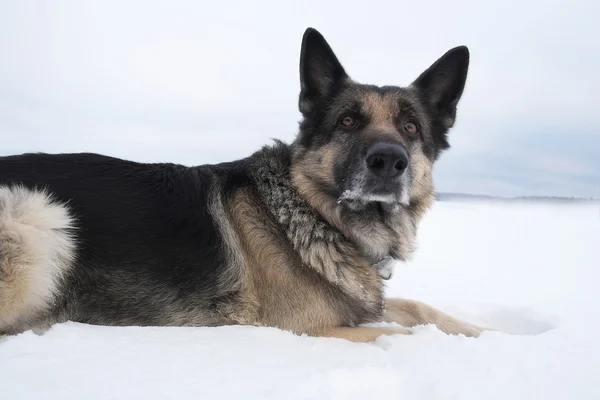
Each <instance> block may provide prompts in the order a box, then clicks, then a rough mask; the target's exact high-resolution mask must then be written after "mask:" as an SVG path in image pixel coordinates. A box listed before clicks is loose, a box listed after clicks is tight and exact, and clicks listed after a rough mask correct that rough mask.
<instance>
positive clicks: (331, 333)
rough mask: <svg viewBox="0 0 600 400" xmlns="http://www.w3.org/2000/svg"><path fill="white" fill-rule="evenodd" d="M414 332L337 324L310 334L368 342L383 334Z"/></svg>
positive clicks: (393, 328) (407, 333)
mask: <svg viewBox="0 0 600 400" xmlns="http://www.w3.org/2000/svg"><path fill="white" fill-rule="evenodd" d="M411 334H412V332H411V331H409V330H408V329H404V328H400V327H370V326H359V327H355V328H351V327H345V326H336V327H329V328H323V329H320V330H317V331H315V332H312V333H309V334H308V335H309V336H315V337H335V338H340V339H346V340H349V341H351V342H361V343H368V342H373V341H375V339H377V338H378V337H379V336H382V335H411Z"/></svg>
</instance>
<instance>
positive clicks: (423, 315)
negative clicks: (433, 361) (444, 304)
mask: <svg viewBox="0 0 600 400" xmlns="http://www.w3.org/2000/svg"><path fill="white" fill-rule="evenodd" d="M385 305H386V311H385V312H384V315H383V318H382V322H396V323H398V324H400V325H402V326H404V327H407V328H411V327H413V326H416V325H427V324H434V325H435V326H437V327H438V329H439V330H441V331H442V332H445V333H447V334H449V335H459V334H463V335H465V336H470V337H478V336H479V335H480V334H481V332H483V331H484V330H486V329H484V328H481V327H479V326H476V325H473V324H469V323H467V322H463V321H460V320H458V319H456V318H454V317H451V316H450V315H448V314H446V313H444V312H442V311H440V310H438V309H436V308H434V307H431V306H429V305H427V304H425V303H421V302H419V301H416V300H408V299H399V298H387V299H385Z"/></svg>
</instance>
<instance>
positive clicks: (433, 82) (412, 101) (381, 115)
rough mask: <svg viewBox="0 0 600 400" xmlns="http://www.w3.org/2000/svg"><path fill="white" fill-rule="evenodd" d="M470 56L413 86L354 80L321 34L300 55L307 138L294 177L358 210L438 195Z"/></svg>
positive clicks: (450, 55) (301, 138) (460, 50)
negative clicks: (441, 162) (435, 174)
mask: <svg viewBox="0 0 600 400" xmlns="http://www.w3.org/2000/svg"><path fill="white" fill-rule="evenodd" d="M468 66H469V51H468V49H467V48H466V47H463V46H461V47H456V48H454V49H452V50H450V51H448V52H447V53H446V54H444V55H443V56H442V57H441V58H439V59H438V60H437V61H436V62H435V63H434V64H433V65H431V66H430V67H429V68H428V69H427V70H425V71H424V72H423V73H422V74H421V75H420V76H419V77H418V78H417V79H416V80H415V81H414V82H412V83H411V84H410V85H409V86H407V87H397V86H383V87H378V86H374V85H366V84H360V83H357V82H355V81H353V80H352V79H351V78H350V77H349V76H348V74H347V73H346V71H345V70H344V68H343V67H342V65H341V64H340V62H339V61H338V59H337V57H336V56H335V54H334V52H333V51H332V49H331V47H330V46H329V45H328V43H327V42H326V41H325V39H324V38H323V36H322V35H321V34H320V33H319V32H317V31H316V30H314V29H312V28H309V29H307V30H306V32H305V34H304V36H303V39H302V49H301V55H300V83H301V91H300V99H299V108H300V111H301V113H302V116H303V118H302V121H301V123H300V133H299V135H298V137H297V139H296V142H295V144H294V147H295V157H294V167H293V173H294V174H295V175H296V178H298V176H301V177H302V178H301V179H299V178H298V179H296V180H297V181H301V182H304V184H308V183H309V182H310V185H311V186H313V187H314V188H318V190H320V191H322V192H323V193H327V194H328V195H330V196H333V197H334V198H336V199H337V200H338V201H339V202H340V203H343V204H345V205H347V206H349V207H350V208H352V209H359V208H362V207H365V206H367V205H369V204H372V203H374V202H376V203H379V204H380V205H384V206H390V205H393V206H398V205H404V206H408V205H409V204H410V203H411V202H412V201H419V200H420V199H421V198H430V197H433V183H432V179H431V169H432V166H433V163H434V162H435V161H436V160H437V158H438V157H439V155H440V153H441V152H442V151H443V150H445V149H447V148H449V144H448V141H447V132H448V129H449V128H450V127H452V125H453V124H454V121H455V118H456V108H457V104H458V102H459V100H460V97H461V95H462V92H463V88H464V85H465V81H466V77H467V70H468Z"/></svg>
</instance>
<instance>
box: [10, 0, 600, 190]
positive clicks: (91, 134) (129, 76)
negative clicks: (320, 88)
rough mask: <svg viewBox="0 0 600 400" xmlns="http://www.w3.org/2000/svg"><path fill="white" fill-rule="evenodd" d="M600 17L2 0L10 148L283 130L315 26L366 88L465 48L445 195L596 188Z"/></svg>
mask: <svg viewBox="0 0 600 400" xmlns="http://www.w3.org/2000/svg"><path fill="white" fill-rule="evenodd" d="M599 13H600V5H599V3H598V2H597V1H595V0H582V1H568V2H567V1H562V2H559V1H541V0H540V1H523V0H519V1H513V0H509V1H502V2H487V3H484V2H479V1H460V0H455V1H447V0H440V1H397V0H387V1H373V0H369V1H354V0H343V1H342V0H338V1H323V0H319V1H312V0H303V1H296V2H290V1H282V0H279V1H276V0H275V1H261V2H255V1H230V2H221V3H218V2H215V1H210V2H209V1H166V0H165V1H162V2H158V1H109V0H103V1H79V0H73V1H37V2H34V1H25V0H19V1H7V0H4V1H1V2H0V154H14V153H22V152H37V151H43V152H78V151H89V152H96V153H103V154H107V155H112V156H117V157H123V158H128V159H132V160H136V161H150V162H155V161H169V162H178V163H183V164H186V165H198V164H203V163H215V162H220V161H228V160H231V159H235V158H240V157H244V156H247V155H249V154H250V153H252V152H253V151H255V150H256V149H257V148H258V147H259V146H261V145H264V144H267V143H269V142H270V141H271V139H272V138H279V139H282V140H284V141H287V142H290V141H291V140H292V139H293V137H294V135H295V134H296V132H297V127H298V121H299V119H300V113H299V111H298V107H297V104H298V100H297V99H298V91H299V77H298V61H299V54H300V43H301V38H302V34H303V32H304V30H305V29H306V28H307V27H308V26H312V27H314V28H317V29H318V30H319V31H320V32H321V33H322V34H323V35H324V36H325V38H326V39H327V40H328V41H329V43H330V45H331V46H332V47H333V49H334V51H335V52H336V54H337V55H338V57H339V59H340V61H341V62H342V64H343V65H344V67H345V68H346V70H347V72H348V73H349V74H350V76H352V77H353V78H354V79H356V80H359V81H361V82H364V83H373V84H379V85H384V84H393V85H408V84H409V83H410V82H412V80H414V79H415V78H416V77H417V76H418V75H419V74H420V73H421V72H422V71H423V70H425V69H426V68H427V67H429V65H431V64H432V63H433V62H434V61H435V60H436V59H437V58H438V57H439V56H441V55H442V54H443V53H444V52H446V51H447V50H449V49H450V48H452V47H454V46H457V45H467V46H468V47H469V49H470V51H471V65H470V71H469V77H468V79H467V85H466V89H465V92H464V95H463V99H462V101H461V103H460V105H459V110H458V116H457V123H456V125H455V127H454V128H453V130H452V131H451V132H450V143H451V145H452V148H451V149H450V150H449V151H448V152H446V153H445V154H444V155H443V156H442V158H441V160H440V161H439V163H438V164H437V165H436V168H435V173H434V179H435V186H436V189H437V190H438V191H443V192H467V193H479V194H489V195H500V196H515V195H556V196H578V197H579V196H582V197H591V196H593V197H600V110H599V106H600V104H599V102H598V100H597V95H598V94H599V93H600V24H598V22H597V18H598V15H599ZM0 173H1V171H0Z"/></svg>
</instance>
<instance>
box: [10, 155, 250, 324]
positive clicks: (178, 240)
mask: <svg viewBox="0 0 600 400" xmlns="http://www.w3.org/2000/svg"><path fill="white" fill-rule="evenodd" d="M244 163H245V161H244V160H241V161H238V162H234V163H226V164H222V165H216V166H215V165H204V166H199V167H193V168H188V167H185V166H181V165H176V164H170V163H162V164H142V163H136V162H132V161H124V160H121V159H117V158H112V157H107V156H102V155H97V154H62V155H46V154H26V155H21V156H9V157H2V158H0V171H2V172H1V173H0V185H14V184H20V185H24V186H25V187H27V188H30V189H33V188H41V187H45V188H47V189H48V192H49V193H52V194H53V195H54V197H55V198H56V199H57V200H60V201H62V202H66V203H67V204H68V206H69V208H70V210H71V212H72V214H73V215H74V217H75V219H76V227H77V234H76V239H77V243H78V244H77V248H78V251H77V262H76V264H77V268H75V272H74V274H73V276H71V277H70V281H69V282H68V290H66V291H65V293H66V296H67V297H66V298H64V299H63V301H64V302H63V306H64V307H67V304H68V308H69V309H68V310H62V309H59V310H57V312H61V313H62V312H66V313H67V314H68V315H69V317H71V318H73V319H79V320H84V321H87V322H98V323H111V324H114V323H117V324H126V323H138V324H139V323H140V321H146V322H147V323H150V324H152V323H160V324H169V322H170V321H165V311H166V310H170V311H171V312H172V313H174V315H175V314H176V313H177V311H178V310H177V308H178V307H181V309H184V308H190V307H192V308H198V309H199V311H200V309H201V310H202V311H203V312H204V313H206V310H217V309H218V306H219V301H220V299H224V298H226V296H227V295H229V294H230V293H229V290H231V289H235V287H234V286H231V285H229V286H226V285H221V284H220V281H221V280H223V279H226V277H223V274H227V273H228V270H227V263H226V260H225V257H226V254H225V252H224V250H223V237H222V236H221V235H220V234H219V233H218V232H217V226H216V224H215V221H214V219H213V216H212V215H211V214H210V204H209V202H210V201H211V199H210V198H209V195H210V192H211V190H212V189H213V187H214V185H219V184H222V185H223V188H224V189H225V191H224V192H223V193H224V195H226V194H227V188H233V187H234V186H237V185H239V184H240V183H242V184H243V181H244V180H247V177H246V176H245V174H244V173H243V171H244V168H243V166H244ZM160 288H163V289H164V290H162V291H163V292H164V295H163V296H161V295H160V293H157V289H158V290H159V292H160V291H161V290H160ZM128 293H129V295H128ZM59 308H60V307H59ZM109 316H112V317H110V318H111V319H112V320H109V321H107V320H106V319H107V318H109ZM211 318H214V321H210V318H209V320H207V321H203V323H207V324H209V325H211V324H213V323H218V322H221V321H219V319H220V318H221V316H220V315H217V314H216V313H215V314H214V315H213V316H212V317H211Z"/></svg>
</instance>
